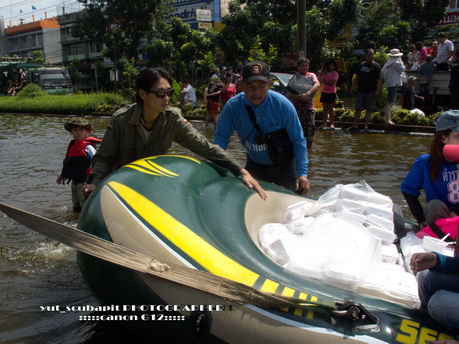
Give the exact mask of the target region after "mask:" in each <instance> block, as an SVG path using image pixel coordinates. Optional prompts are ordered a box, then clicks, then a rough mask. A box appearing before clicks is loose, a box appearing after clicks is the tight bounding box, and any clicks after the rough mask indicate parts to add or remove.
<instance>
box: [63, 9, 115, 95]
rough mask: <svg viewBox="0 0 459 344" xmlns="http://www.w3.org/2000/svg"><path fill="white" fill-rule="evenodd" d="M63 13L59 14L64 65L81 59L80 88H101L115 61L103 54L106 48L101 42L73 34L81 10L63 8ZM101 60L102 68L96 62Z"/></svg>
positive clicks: (78, 83)
mask: <svg viewBox="0 0 459 344" xmlns="http://www.w3.org/2000/svg"><path fill="white" fill-rule="evenodd" d="M62 13H63V14H62V15H58V17H57V18H58V21H59V24H60V46H61V49H62V61H63V63H64V65H68V64H69V63H70V62H71V61H72V60H74V59H77V60H78V61H80V65H79V67H78V71H79V73H80V75H79V77H78V80H74V82H76V86H77V88H78V89H79V90H92V89H97V90H98V89H100V88H101V87H102V84H103V80H106V79H107V78H109V72H110V70H111V69H112V68H113V62H112V61H110V60H108V59H106V58H105V57H104V55H103V50H104V48H105V46H104V44H103V43H100V42H90V41H84V42H82V41H81V40H80V39H79V38H78V37H74V36H73V35H72V29H73V27H74V26H75V23H76V20H77V17H78V14H79V13H80V11H77V12H71V10H70V9H67V10H65V9H63V10H62ZM96 62H100V63H101V64H100V66H101V67H102V69H103V71H102V70H99V74H101V75H97V68H95V63H96Z"/></svg>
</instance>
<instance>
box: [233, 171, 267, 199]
mask: <svg viewBox="0 0 459 344" xmlns="http://www.w3.org/2000/svg"><path fill="white" fill-rule="evenodd" d="M239 172H240V173H241V177H242V181H243V182H244V184H245V185H247V186H248V187H249V188H250V189H254V190H255V191H256V192H257V193H258V194H259V195H260V197H261V198H262V199H263V200H265V201H266V200H267V199H268V196H267V195H266V192H265V190H263V188H262V187H261V186H260V184H258V182H257V181H256V179H255V178H253V177H252V175H251V174H250V173H249V171H247V170H246V169H244V168H243V169H242V170H240V171H239Z"/></svg>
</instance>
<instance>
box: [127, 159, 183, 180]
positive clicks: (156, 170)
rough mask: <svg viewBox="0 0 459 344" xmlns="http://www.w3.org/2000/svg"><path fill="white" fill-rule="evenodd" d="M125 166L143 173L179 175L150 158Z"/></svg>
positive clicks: (168, 175) (167, 175)
mask: <svg viewBox="0 0 459 344" xmlns="http://www.w3.org/2000/svg"><path fill="white" fill-rule="evenodd" d="M125 167H129V168H132V169H134V170H137V171H140V172H143V173H147V174H152V175H154V176H164V177H178V174H177V173H174V172H172V171H169V170H168V169H166V168H164V167H161V166H159V165H158V164H155V163H154V162H152V161H150V160H139V161H136V162H133V163H130V164H128V165H126V166H125Z"/></svg>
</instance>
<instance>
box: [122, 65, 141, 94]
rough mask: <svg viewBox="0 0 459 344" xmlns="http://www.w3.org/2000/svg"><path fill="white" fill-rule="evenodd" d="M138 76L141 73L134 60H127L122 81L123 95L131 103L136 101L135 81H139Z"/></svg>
mask: <svg viewBox="0 0 459 344" xmlns="http://www.w3.org/2000/svg"><path fill="white" fill-rule="evenodd" d="M137 75H139V71H138V69H137V68H136V66H135V60H134V58H131V59H127V60H125V61H124V64H123V71H122V79H121V82H120V85H121V94H122V95H123V96H124V97H125V98H126V99H129V100H130V101H131V102H134V101H135V95H136V90H135V81H136V79H137Z"/></svg>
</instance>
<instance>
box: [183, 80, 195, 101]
mask: <svg viewBox="0 0 459 344" xmlns="http://www.w3.org/2000/svg"><path fill="white" fill-rule="evenodd" d="M180 96H181V98H182V100H183V101H182V104H183V105H184V104H188V103H193V106H196V92H195V91H194V88H193V86H191V85H190V83H189V82H188V80H183V81H182V90H181V91H180Z"/></svg>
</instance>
